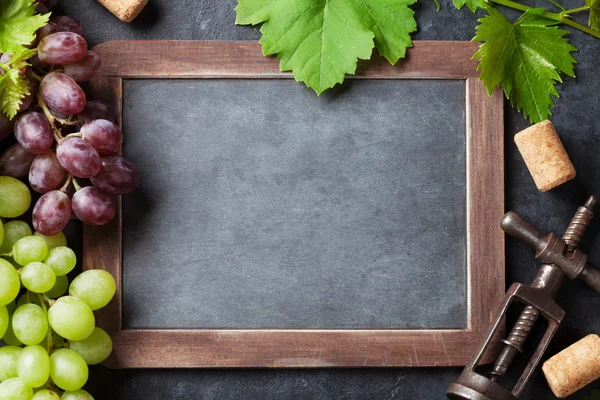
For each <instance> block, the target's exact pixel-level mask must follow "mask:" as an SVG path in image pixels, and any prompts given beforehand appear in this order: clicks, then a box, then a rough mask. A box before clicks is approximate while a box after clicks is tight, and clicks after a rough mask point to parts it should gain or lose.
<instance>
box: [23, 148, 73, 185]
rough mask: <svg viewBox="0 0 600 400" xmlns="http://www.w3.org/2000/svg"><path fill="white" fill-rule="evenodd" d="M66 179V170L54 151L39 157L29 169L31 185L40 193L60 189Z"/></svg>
mask: <svg viewBox="0 0 600 400" xmlns="http://www.w3.org/2000/svg"><path fill="white" fill-rule="evenodd" d="M64 178H65V170H64V169H63V168H62V166H61V165H60V163H59V162H58V158H56V154H55V153H54V152H53V151H50V152H48V153H46V154H42V155H39V156H37V157H36V158H35V160H33V163H32V164H31V168H30V169H29V184H30V185H31V187H32V188H33V190H35V191H36V192H38V193H47V192H49V191H51V190H55V189H58V188H59V187H60V185H61V183H62V181H63V179H64Z"/></svg>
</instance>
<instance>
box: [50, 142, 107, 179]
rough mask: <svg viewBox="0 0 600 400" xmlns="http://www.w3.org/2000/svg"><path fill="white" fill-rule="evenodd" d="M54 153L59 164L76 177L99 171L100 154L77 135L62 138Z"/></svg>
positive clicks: (84, 176) (83, 176) (91, 174)
mask: <svg viewBox="0 0 600 400" xmlns="http://www.w3.org/2000/svg"><path fill="white" fill-rule="evenodd" d="M56 155H57V156H58V161H59V162H60V165H62V166H63V168H64V169H66V170H67V171H68V172H69V173H71V174H73V175H74V176H76V177H78V178H91V177H92V176H94V175H96V174H97V173H98V171H100V165H101V162H100V155H99V154H98V152H97V151H96V149H94V148H93V147H92V146H91V145H90V144H89V143H88V142H86V141H85V140H83V139H80V138H78V137H71V138H68V139H66V140H63V141H62V142H61V143H60V144H59V145H58V147H57V148H56Z"/></svg>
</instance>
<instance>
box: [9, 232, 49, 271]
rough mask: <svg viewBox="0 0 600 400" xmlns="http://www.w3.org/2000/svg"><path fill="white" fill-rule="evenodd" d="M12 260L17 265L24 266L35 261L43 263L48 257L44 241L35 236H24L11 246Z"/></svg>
mask: <svg viewBox="0 0 600 400" xmlns="http://www.w3.org/2000/svg"><path fill="white" fill-rule="evenodd" d="M12 253H13V258H14V259H15V261H16V262H17V263H19V265H22V266H25V265H27V264H29V263H32V262H36V261H44V258H46V256H47V255H48V245H47V244H46V241H45V240H44V239H42V238H40V237H37V236H25V237H24V238H21V239H19V240H17V243H15V244H14V246H13V251H12Z"/></svg>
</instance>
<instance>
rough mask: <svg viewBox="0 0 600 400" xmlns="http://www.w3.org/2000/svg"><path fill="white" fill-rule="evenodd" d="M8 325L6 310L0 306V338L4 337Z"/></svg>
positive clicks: (8, 319) (8, 318)
mask: <svg viewBox="0 0 600 400" xmlns="http://www.w3.org/2000/svg"><path fill="white" fill-rule="evenodd" d="M9 323H10V316H9V315H8V308H6V307H5V306H0V338H1V337H2V336H4V334H5V333H6V330H7V329H8V324H9Z"/></svg>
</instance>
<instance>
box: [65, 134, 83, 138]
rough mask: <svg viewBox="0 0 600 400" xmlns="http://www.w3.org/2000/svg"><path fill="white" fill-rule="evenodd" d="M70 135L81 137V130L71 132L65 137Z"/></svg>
mask: <svg viewBox="0 0 600 400" xmlns="http://www.w3.org/2000/svg"><path fill="white" fill-rule="evenodd" d="M70 137H81V132H75V133H70V134H68V135H67V136H65V139H66V138H70Z"/></svg>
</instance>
